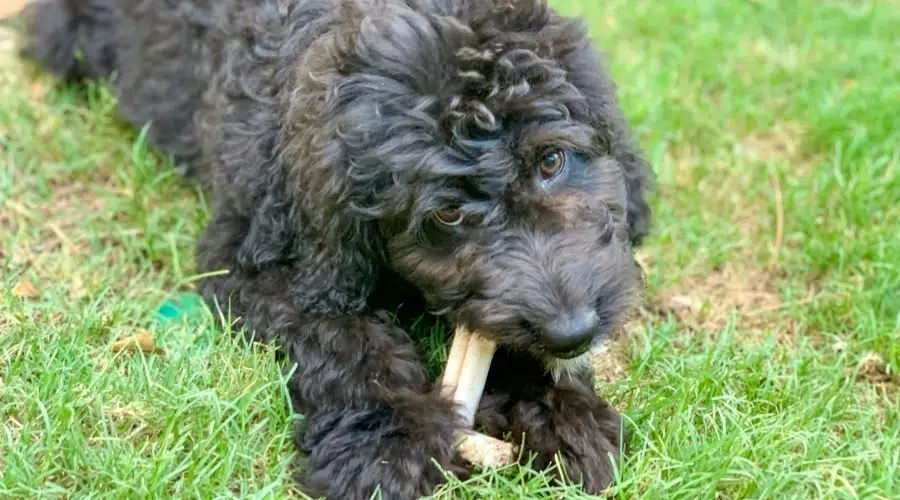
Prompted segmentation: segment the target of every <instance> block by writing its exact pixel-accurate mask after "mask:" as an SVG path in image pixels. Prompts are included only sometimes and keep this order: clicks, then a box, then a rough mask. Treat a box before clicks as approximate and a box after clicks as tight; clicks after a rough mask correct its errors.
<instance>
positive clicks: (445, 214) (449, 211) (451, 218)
mask: <svg viewBox="0 0 900 500" xmlns="http://www.w3.org/2000/svg"><path fill="white" fill-rule="evenodd" d="M434 218H435V219H437V221H438V222H440V223H441V224H444V225H447V226H458V225H459V224H460V223H462V220H463V214H462V210H460V208H459V206H458V205H450V206H447V207H444V208H442V209H440V210H438V211H437V212H435V213H434Z"/></svg>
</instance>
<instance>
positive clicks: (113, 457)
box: [0, 0, 900, 499]
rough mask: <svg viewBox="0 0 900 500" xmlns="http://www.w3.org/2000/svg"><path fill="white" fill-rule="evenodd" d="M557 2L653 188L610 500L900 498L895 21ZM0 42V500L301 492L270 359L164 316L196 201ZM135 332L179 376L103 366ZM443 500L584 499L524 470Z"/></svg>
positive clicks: (620, 391)
mask: <svg viewBox="0 0 900 500" xmlns="http://www.w3.org/2000/svg"><path fill="white" fill-rule="evenodd" d="M554 4H555V5H556V6H558V7H560V8H562V9H563V10H565V11H567V12H578V13H580V14H583V15H586V16H587V17H588V18H589V19H590V21H591V23H592V26H593V34H594V36H595V38H596V40H597V41H598V43H600V44H601V45H602V46H603V48H604V49H605V50H606V51H607V52H608V54H609V57H610V71H611V72H612V73H613V76H614V78H615V79H616V80H617V82H618V83H619V88H620V92H621V99H622V102H623V106H624V108H625V110H626V113H627V114H628V116H629V118H630V119H631V120H632V123H633V124H634V127H635V130H636V132H637V134H638V136H639V140H640V141H641V143H642V145H643V146H644V147H645V148H646V150H647V152H648V154H649V155H650V157H651V159H652V161H653V166H654V169H655V171H656V172H657V175H658V177H659V186H658V191H657V193H656V194H655V195H654V198H653V205H654V207H655V210H656V222H655V232H654V234H653V237H652V238H651V239H650V240H649V241H648V243H647V246H646V248H645V249H643V250H642V258H643V259H644V261H645V262H646V263H647V272H648V284H649V291H648V292H649V293H648V305H647V307H646V308H645V312H644V314H643V315H642V316H641V319H640V321H638V322H636V323H635V324H634V325H633V326H632V328H630V330H629V334H628V335H627V336H625V337H623V339H622V340H620V341H618V342H617V344H616V346H615V347H616V348H615V352H616V353H617V358H616V359H617V360H618V362H620V363H621V366H622V368H624V375H625V376H624V377H623V376H610V377H608V378H609V379H610V380H609V381H606V382H604V383H602V384H601V385H600V386H599V387H598V390H600V391H601V392H602V393H603V394H604V395H605V396H606V397H608V398H609V399H610V400H612V401H613V402H614V403H615V404H616V405H617V406H619V407H620V408H622V409H623V410H624V411H625V413H626V416H627V418H628V419H629V422H630V425H631V427H632V428H633V430H634V441H633V450H632V454H631V455H630V456H629V458H628V459H627V461H626V462H625V463H624V464H623V468H622V470H621V471H619V474H620V478H619V482H618V484H617V486H616V487H615V488H614V489H613V490H611V492H610V493H611V494H612V495H614V496H616V497H619V498H637V497H641V498H667V499H668V498H684V499H697V498H710V499H712V498H773V499H774V498H777V499H781V498H898V497H900V396H898V395H900V390H898V388H900V385H898V378H897V374H896V370H897V367H900V341H898V338H900V152H898V151H900V149H898V144H900V114H898V110H900V65H898V64H897V63H896V54H898V53H900V4H898V3H897V2H885V1H876V0H853V1H851V0H843V1H821V0H794V1H792V2H776V1H774V0H753V1H751V0H741V1H733V2H722V1H715V0H690V1H689V0H674V1H671V2H651V1H647V0H635V1H624V0H611V1H608V2H598V1H596V0H568V1H566V0H557V1H555V2H554ZM3 33H4V34H3V37H2V43H0V45H2V51H3V52H2V55H0V61H2V66H0V144H2V146H3V147H2V148H0V152H2V154H3V156H4V158H3V162H4V165H5V166H4V168H3V169H0V457H2V459H0V497H2V498H38V497H42V498H48V497H49V498H56V497H73V496H78V497H82V496H93V497H103V498H121V497H129V498H131V497H147V496H152V497H165V496H171V495H177V496H186V497H202V498H210V497H224V496H239V497H242V498H243V497H284V496H288V495H290V496H302V494H301V493H299V492H297V491H295V489H294V486H293V484H292V482H291V480H290V477H289V464H290V461H291V459H292V458H293V454H294V451H293V448H292V445H291V443H290V440H289V429H290V422H291V416H290V414H289V412H288V409H287V408H286V406H285V397H286V396H285V391H284V387H283V383H282V382H283V375H282V373H281V366H279V364H278V363H277V362H276V361H275V360H274V358H273V356H272V353H271V352H270V351H266V350H261V349H258V348H257V349H250V348H247V347H246V346H244V345H242V343H240V342H238V341H236V340H234V337H233V336H231V335H229V334H228V332H218V333H217V332H216V331H215V330H214V329H212V328H211V327H210V325H211V324H212V318H211V317H209V316H207V317H202V318H198V320H197V321H198V322H199V324H198V323H193V324H171V325H159V324H158V323H157V322H156V320H155V319H154V317H153V312H154V310H155V308H156V307H157V306H158V305H159V304H160V303H161V302H162V301H163V300H165V298H167V297H169V296H171V295H172V294H174V293H176V292H178V291H180V290H188V289H190V283H191V281H192V280H193V279H194V275H193V259H192V255H193V253H192V252H193V242H194V238H195V237H196V235H197V233H198V232H199V231H200V229H201V228H202V226H203V223H204V221H205V220H207V217H208V215H209V214H208V209H207V203H206V200H204V199H203V197H202V194H201V193H199V192H198V191H197V190H195V189H194V188H193V187H191V186H189V185H185V184H184V183H182V182H180V181H179V180H178V178H177V177H176V176H175V175H174V174H173V173H172V172H171V170H170V169H169V167H170V166H169V164H168V163H167V162H166V161H165V160H163V159H161V158H160V157H158V156H157V155H155V154H154V153H152V152H150V151H148V150H147V149H146V148H145V147H144V145H143V142H142V140H141V136H140V134H138V133H135V132H132V131H129V130H127V129H126V128H124V127H122V126H121V125H120V124H119V123H118V122H117V121H116V119H115V103H114V102H113V100H112V99H111V98H110V97H109V96H108V95H107V94H106V93H105V92H104V91H103V90H102V89H99V88H91V89H88V90H86V91H85V90H74V89H66V88H59V87H56V86H54V85H53V84H52V82H51V81H50V80H49V79H48V78H47V77H46V76H45V75H43V74H41V73H38V72H35V71H34V70H33V69H31V68H29V67H26V66H23V65H21V64H20V63H19V62H18V61H16V60H15V59H14V58H12V57H11V52H10V51H11V45H10V38H9V36H8V33H7V32H3ZM779 200H780V201H779ZM778 220H781V221H782V223H783V230H782V231H781V233H780V236H779V232H778V231H777V229H776V223H777V221H778ZM22 280H29V281H31V282H32V283H34V284H35V286H36V288H37V289H38V290H39V292H40V296H39V297H37V298H31V299H23V298H19V297H16V296H14V294H13V293H12V290H13V287H14V286H15V285H16V284H17V283H19V282H21V281H22ZM673 297H677V298H679V300H681V303H682V304H683V303H684V301H685V300H686V301H687V303H689V304H694V305H696V307H695V308H694V309H690V308H689V310H688V312H687V313H685V312H684V311H683V310H678V309H677V308H676V307H674V306H672V304H673V302H672V298H673ZM141 328H145V329H151V330H153V331H154V333H155V334H156V335H157V336H158V337H159V338H160V340H161V342H165V343H166V345H167V346H171V348H169V349H168V351H167V353H166V355H165V356H156V355H140V354H129V353H119V354H113V353H112V351H111V349H110V344H111V343H112V342H114V341H115V340H116V339H117V338H119V336H120V335H123V334H127V333H133V332H135V331H137V330H138V329H141ZM197 332H203V333H205V334H207V335H214V336H213V337H211V339H212V342H211V343H210V344H209V345H204V344H197V345H194V346H192V347H190V348H185V346H186V345H187V344H184V343H183V341H188V342H190V341H191V336H192V335H195V334H196V333H197ZM871 354H875V355H877V356H879V357H880V360H881V362H876V363H871V362H869V361H866V360H867V359H871V358H870V355H871ZM885 373H887V374H886V375H885ZM892 376H893V378H892V379H891V377H892ZM443 496H448V497H449V496H452V497H456V498H560V497H562V496H566V497H572V498H578V497H579V496H581V494H579V493H578V490H577V488H576V487H574V486H567V487H561V486H557V485H554V484H553V483H552V482H549V481H548V480H547V475H546V474H541V473H538V472H535V471H532V470H530V469H528V468H527V467H522V468H512V469H510V470H506V471H502V473H485V474H482V475H479V476H477V477H475V478H473V479H472V480H470V481H468V482H466V483H459V482H453V483H451V484H450V486H449V488H448V490H447V491H446V492H445V494H444V495H443Z"/></svg>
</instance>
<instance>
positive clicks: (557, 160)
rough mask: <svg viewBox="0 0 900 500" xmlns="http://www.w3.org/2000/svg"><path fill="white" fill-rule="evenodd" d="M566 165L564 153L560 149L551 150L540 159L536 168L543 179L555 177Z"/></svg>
mask: <svg viewBox="0 0 900 500" xmlns="http://www.w3.org/2000/svg"><path fill="white" fill-rule="evenodd" d="M565 165H566V155H565V153H563V152H562V151H560V150H558V149H557V150H555V151H551V152H550V153H549V154H547V155H546V156H544V157H543V158H542V159H541V162H540V164H539V165H538V170H540V172H541V177H542V178H543V179H544V180H550V179H552V178H554V177H556V176H557V175H558V174H559V173H560V172H561V171H562V169H563V167H564V166H565Z"/></svg>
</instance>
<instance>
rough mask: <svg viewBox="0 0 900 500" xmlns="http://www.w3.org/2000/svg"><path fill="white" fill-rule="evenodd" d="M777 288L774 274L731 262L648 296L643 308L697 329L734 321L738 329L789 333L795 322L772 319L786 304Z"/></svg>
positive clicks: (714, 328) (716, 327)
mask: <svg viewBox="0 0 900 500" xmlns="http://www.w3.org/2000/svg"><path fill="white" fill-rule="evenodd" d="M777 290H778V277H777V275H776V274H774V273H770V272H766V271H765V270H762V269H758V268H753V267H744V266H739V265H737V264H733V263H730V264H727V265H725V266H722V267H721V268H719V269H716V270H714V271H712V272H710V273H708V274H705V275H697V276H692V277H689V278H685V279H683V280H682V281H681V282H679V283H677V284H675V285H673V286H670V287H667V288H665V289H664V290H663V291H662V292H660V293H658V294H656V295H655V296H654V297H652V298H650V300H649V301H648V303H647V305H646V306H645V308H644V310H645V312H646V313H649V314H651V315H653V316H656V317H669V316H670V315H671V316H674V317H675V318H676V319H677V320H678V321H679V322H681V323H683V324H684V325H685V326H687V327H688V328H690V329H693V330H696V331H705V332H716V331H719V330H722V329H723V328H725V326H726V325H727V324H728V323H729V322H730V321H734V324H735V327H736V328H738V329H741V330H747V331H756V332H759V333H763V332H765V331H767V330H771V329H772V328H774V327H776V326H778V327H781V328H782V330H784V331H783V332H782V333H783V334H786V335H789V336H792V334H793V333H795V331H796V323H795V322H794V321H793V320H785V319H784V318H777V319H776V318H774V315H775V313H777V312H779V311H781V310H782V309H783V308H785V307H786V306H788V305H789V304H785V303H784V302H783V301H782V299H781V297H780V296H779V294H778V292H777ZM786 338H787V337H786Z"/></svg>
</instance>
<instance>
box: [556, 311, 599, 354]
mask: <svg viewBox="0 0 900 500" xmlns="http://www.w3.org/2000/svg"><path fill="white" fill-rule="evenodd" d="M599 326H600V320H599V318H597V313H596V312H594V311H577V312H570V313H565V314H562V315H560V316H559V317H557V318H556V319H554V320H553V321H551V322H549V323H547V324H546V325H544V329H543V333H544V343H545V344H546V345H547V347H548V348H549V349H550V350H552V351H553V352H555V353H573V352H576V353H577V352H578V351H581V350H583V349H584V348H585V347H587V346H588V345H589V344H590V343H591V339H593V338H594V335H595V334H596V333H597V328H598V327H599ZM579 354H580V353H579Z"/></svg>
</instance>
